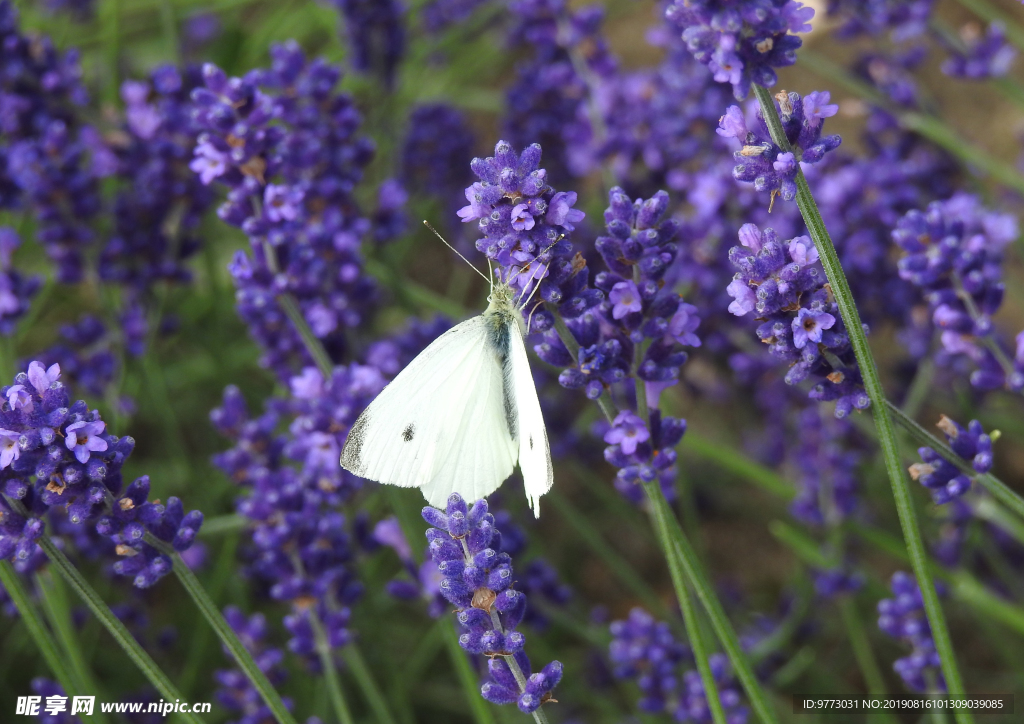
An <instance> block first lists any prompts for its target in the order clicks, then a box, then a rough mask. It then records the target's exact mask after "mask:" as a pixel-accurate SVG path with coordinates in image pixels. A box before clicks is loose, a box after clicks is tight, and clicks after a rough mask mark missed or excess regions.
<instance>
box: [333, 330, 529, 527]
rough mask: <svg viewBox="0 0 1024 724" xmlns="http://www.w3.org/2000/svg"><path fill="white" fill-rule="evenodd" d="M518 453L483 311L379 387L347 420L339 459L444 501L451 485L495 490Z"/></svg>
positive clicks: (474, 491)
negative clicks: (348, 427)
mask: <svg viewBox="0 0 1024 724" xmlns="http://www.w3.org/2000/svg"><path fill="white" fill-rule="evenodd" d="M520 339H521V338H520ZM520 346H521V342H520ZM524 354H525V353H524ZM516 453H517V449H516V446H515V444H514V441H513V439H512V437H511V435H510V434H509V426H508V420H507V419H506V414H505V404H504V395H503V371H502V360H501V359H500V357H499V351H498V350H496V349H495V347H494V345H493V343H492V341H491V326H490V325H489V324H488V322H487V320H486V319H485V317H484V316H483V315H481V316H478V317H474V318H472V319H469V320H467V321H465V322H463V323H461V324H459V325H457V326H455V327H453V328H452V329H450V330H448V331H447V332H445V333H444V334H442V335H441V336H440V337H438V338H437V339H436V340H434V341H433V342H432V343H431V344H430V346H428V347H427V348H426V349H425V350H423V352H421V353H420V354H419V356H417V357H416V359H414V360H413V361H412V362H410V363H409V365H408V366H407V367H406V368H405V369H404V370H402V371H401V372H400V373H399V374H398V376H397V377H395V379H394V380H393V381H392V382H391V383H390V384H389V385H388V386H387V387H385V388H384V390H383V391H382V392H381V393H380V394H379V395H378V396H377V398H376V399H375V400H374V401H373V402H372V403H371V404H370V406H369V407H367V408H366V410H365V411H364V412H363V414H362V415H360V416H359V419H358V420H356V422H355V424H354V425H353V426H352V429H351V430H350V432H349V436H348V439H347V440H346V442H345V447H344V449H343V450H342V453H341V466H342V467H343V468H345V469H346V470H349V471H350V472H352V473H355V474H356V475H359V476H361V477H364V478H368V479H370V480H376V481H378V482H381V483H388V484H391V485H398V486H402V487H418V488H420V489H421V490H422V491H423V495H424V497H426V498H427V501H428V502H429V503H430V504H431V505H434V506H439V507H444V504H445V502H446V500H447V498H448V496H449V495H450V494H451V493H452V492H454V491H457V492H459V493H460V494H461V495H463V496H464V497H466V498H467V499H469V500H476V499H478V498H482V497H484V496H485V495H488V494H489V493H491V492H493V491H494V490H495V489H496V488H497V487H498V486H499V485H501V483H502V482H503V481H504V480H505V479H506V478H507V477H508V476H509V475H511V473H512V469H513V466H514V464H515V458H516Z"/></svg>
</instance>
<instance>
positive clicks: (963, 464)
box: [886, 402, 1024, 518]
mask: <svg viewBox="0 0 1024 724" xmlns="http://www.w3.org/2000/svg"><path fill="white" fill-rule="evenodd" d="M886 404H887V405H888V407H889V411H890V412H891V413H892V416H893V419H894V420H895V421H896V424H897V425H899V426H900V427H902V428H903V429H904V430H906V431H907V433H908V434H909V435H910V437H911V439H913V441H914V442H916V443H917V444H918V445H922V446H926V447H930V448H932V449H933V450H935V452H937V453H938V454H939V455H941V456H942V457H944V458H945V459H946V460H948V461H949V462H951V463H953V465H956V467H957V468H959V469H960V472H962V473H965V474H966V475H969V476H971V477H973V478H974V479H975V480H977V481H978V482H979V483H981V485H983V486H984V487H985V489H986V490H988V492H990V493H991V494H992V497H994V498H996V499H997V500H998V501H999V502H1001V503H1002V504H1003V505H1005V506H1006V507H1007V508H1010V509H1011V510H1013V511H1014V512H1015V513H1017V515H1019V516H1021V517H1022V518H1024V498H1022V497H1021V496H1020V495H1018V494H1017V493H1015V492H1013V490H1011V489H1010V487H1009V486H1008V485H1007V484H1006V483H1004V482H1003V481H1002V480H1000V479H999V478H997V477H996V476H994V475H992V474H991V473H982V474H979V473H978V472H977V471H976V470H975V469H974V468H973V467H971V464H970V463H969V462H967V461H966V460H964V459H963V458H962V457H960V456H959V455H957V454H956V453H955V452H953V448H951V447H950V446H949V445H948V444H946V442H945V441H943V440H940V439H939V438H938V437H936V436H935V435H932V434H931V433H930V432H928V430H926V429H925V428H924V427H922V426H921V425H920V424H919V423H917V422H916V421H915V420H913V419H912V418H911V417H909V416H908V415H907V414H906V413H905V412H903V411H902V410H900V409H899V408H898V407H896V406H895V405H893V404H892V403H891V402H887V403H886Z"/></svg>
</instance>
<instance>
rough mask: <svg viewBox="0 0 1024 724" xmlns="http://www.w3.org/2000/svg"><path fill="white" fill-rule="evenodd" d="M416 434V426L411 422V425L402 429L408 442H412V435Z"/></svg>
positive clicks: (403, 437) (403, 436)
mask: <svg viewBox="0 0 1024 724" xmlns="http://www.w3.org/2000/svg"><path fill="white" fill-rule="evenodd" d="M415 434H416V428H415V427H414V426H413V424H412V423H411V422H410V423H409V426H408V427H406V428H405V429H404V430H402V439H403V440H405V441H406V442H410V441H411V440H412V436H413V435H415Z"/></svg>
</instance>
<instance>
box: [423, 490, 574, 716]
mask: <svg viewBox="0 0 1024 724" xmlns="http://www.w3.org/2000/svg"><path fill="white" fill-rule="evenodd" d="M423 519H424V520H426V521H427V523H429V524H430V525H432V526H434V527H432V528H429V529H427V540H428V541H429V543H430V556H431V558H432V559H433V561H434V563H435V564H436V565H437V567H438V569H439V570H440V572H441V575H442V576H443V577H444V578H443V580H442V581H441V594H442V595H443V596H444V597H445V598H446V599H448V601H450V602H451V603H452V604H453V605H454V606H456V607H457V608H458V610H457V611H456V616H457V618H458V621H459V624H461V626H462V627H463V629H464V631H465V633H463V634H462V635H461V636H460V637H459V645H460V646H462V648H463V649H465V650H466V651H468V652H470V653H474V654H486V655H488V656H490V657H491V660H490V662H489V664H488V672H489V673H490V676H491V678H490V680H489V681H487V682H485V683H484V685H483V686H482V687H481V689H480V693H481V694H482V695H483V697H484V698H485V699H487V700H488V701H490V702H491V703H494V704H512V703H515V704H517V705H518V707H519V709H520V711H522V712H523V713H526V714H529V713H532V712H534V711H536V710H537V709H539V708H540V707H541V706H542V705H543V704H544V703H545V702H547V701H549V700H550V699H551V690H552V689H554V688H555V686H556V685H557V684H558V682H559V681H560V680H561V678H562V665H561V664H560V663H559V662H557V661H552V662H551V663H549V664H548V665H547V666H545V667H544V668H543V669H541V670H540V671H539V672H538V673H535V674H531V673H530V672H531V666H530V660H529V659H528V658H527V656H526V653H525V652H524V651H523V647H524V645H525V643H526V641H525V637H524V636H523V634H522V633H520V632H519V631H516V626H518V625H519V623H520V622H521V621H522V619H523V615H524V614H525V612H526V596H525V595H524V594H523V593H521V592H519V591H517V590H515V588H513V582H514V578H513V574H512V560H511V557H510V556H509V555H508V554H507V553H499V552H497V551H496V550H495V549H494V548H492V547H491V545H492V544H495V543H498V542H499V541H500V533H499V532H498V531H497V529H496V528H495V526H494V516H493V515H491V514H490V513H488V512H487V501H486V500H478V501H477V502H475V503H474V504H473V506H472V507H469V506H467V505H466V503H465V501H464V500H463V499H462V498H461V497H460V496H459V495H458V494H457V493H454V494H452V495H451V496H450V497H449V498H448V506H447V509H446V510H445V511H444V512H442V511H440V510H438V509H436V508H431V507H429V506H428V507H426V508H424V509H423ZM516 669H518V671H516ZM524 677H525V678H524ZM522 681H525V684H524V683H520V682H522Z"/></svg>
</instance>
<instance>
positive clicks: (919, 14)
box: [826, 0, 935, 41]
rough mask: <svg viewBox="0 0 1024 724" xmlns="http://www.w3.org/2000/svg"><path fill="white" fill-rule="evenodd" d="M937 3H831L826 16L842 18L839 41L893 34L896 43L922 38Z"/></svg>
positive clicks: (892, 0)
mask: <svg viewBox="0 0 1024 724" xmlns="http://www.w3.org/2000/svg"><path fill="white" fill-rule="evenodd" d="M934 2H935V0H829V1H828V9H827V10H826V12H827V14H828V15H830V16H839V17H840V18H841V19H842V20H843V25H842V27H841V28H839V31H838V33H837V34H838V35H839V37H846V38H851V37H854V36H856V35H860V34H865V33H866V34H868V35H881V34H883V33H887V32H891V33H892V38H893V40H895V41H901V40H907V39H909V38H912V37H915V36H917V35H921V34H922V33H924V32H925V30H927V28H928V18H929V17H930V16H931V13H932V5H933V4H934Z"/></svg>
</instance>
